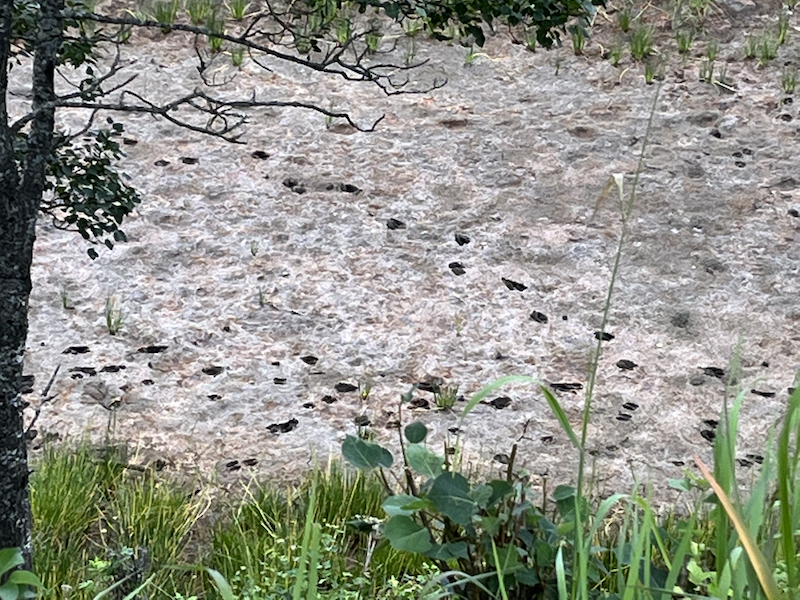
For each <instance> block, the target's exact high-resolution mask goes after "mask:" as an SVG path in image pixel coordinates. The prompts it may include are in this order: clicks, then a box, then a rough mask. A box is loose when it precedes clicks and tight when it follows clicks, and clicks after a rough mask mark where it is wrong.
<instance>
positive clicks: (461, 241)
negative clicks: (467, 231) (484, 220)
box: [455, 233, 472, 246]
mask: <svg viewBox="0 0 800 600" xmlns="http://www.w3.org/2000/svg"><path fill="white" fill-rule="evenodd" d="M455 238H456V244H458V245H459V246H465V245H467V244H469V243H470V242H471V241H472V240H471V239H470V237H469V236H468V235H464V234H463V233H457V234H456V235H455Z"/></svg>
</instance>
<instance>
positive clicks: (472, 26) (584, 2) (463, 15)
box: [306, 0, 605, 48]
mask: <svg viewBox="0 0 800 600" xmlns="http://www.w3.org/2000/svg"><path fill="white" fill-rule="evenodd" d="M325 2H326V0H308V1H307V2H306V3H307V4H308V5H309V7H311V9H312V10H313V9H315V8H318V7H319V6H321V5H322V4H324V3H325ZM338 4H339V5H341V2H338ZM355 4H356V5H357V6H358V7H359V10H360V11H361V12H364V11H366V9H367V8H368V7H372V8H380V9H382V10H383V11H384V12H385V13H386V14H387V15H388V16H389V17H390V18H392V19H395V20H398V21H399V20H402V19H404V18H408V17H414V18H421V19H422V20H423V21H424V22H425V23H426V25H427V26H428V28H429V29H430V31H431V32H432V33H433V35H434V37H436V38H438V39H448V38H447V36H446V35H445V34H444V30H445V29H446V28H447V27H448V25H455V26H456V29H457V30H458V33H459V34H460V35H471V36H472V37H473V38H474V40H475V43H476V44H477V45H478V46H483V44H484V42H485V39H486V36H485V32H484V24H488V25H489V26H491V25H492V24H493V23H494V21H501V22H503V23H508V24H509V25H512V26H517V25H520V26H524V27H526V28H532V29H535V30H536V39H537V41H538V43H539V44H540V45H541V46H543V47H545V48H550V47H551V46H552V45H553V44H554V43H555V44H559V43H560V34H561V33H563V32H564V31H565V26H566V25H567V23H568V22H569V21H570V20H571V19H573V18H577V19H578V21H579V22H581V21H583V22H586V21H587V20H588V19H589V18H590V17H591V16H592V15H593V14H594V12H595V7H597V6H604V5H605V0H500V1H497V2H495V1H492V0H441V1H438V2H428V1H420V0H402V1H400V2H397V1H394V2H386V1H381V0H355Z"/></svg>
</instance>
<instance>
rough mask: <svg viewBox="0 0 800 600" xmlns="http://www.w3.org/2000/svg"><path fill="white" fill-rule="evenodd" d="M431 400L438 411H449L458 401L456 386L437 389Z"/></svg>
mask: <svg viewBox="0 0 800 600" xmlns="http://www.w3.org/2000/svg"><path fill="white" fill-rule="evenodd" d="M433 399H434V401H435V402H436V407H437V408H438V409H439V410H451V409H452V408H453V407H454V406H455V404H456V400H458V386H457V385H455V386H444V387H441V388H439V389H438V390H437V391H436V392H435V393H434V394H433Z"/></svg>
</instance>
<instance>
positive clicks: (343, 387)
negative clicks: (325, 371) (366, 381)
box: [333, 383, 358, 394]
mask: <svg viewBox="0 0 800 600" xmlns="http://www.w3.org/2000/svg"><path fill="white" fill-rule="evenodd" d="M333 389H335V390H336V391H337V392H339V393H340V394H347V393H349V392H355V391H358V386H357V385H353V384H352V383H337V384H336V385H335V386H333Z"/></svg>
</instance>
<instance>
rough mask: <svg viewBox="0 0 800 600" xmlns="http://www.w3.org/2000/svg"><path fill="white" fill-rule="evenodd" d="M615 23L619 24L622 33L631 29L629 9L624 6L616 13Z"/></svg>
mask: <svg viewBox="0 0 800 600" xmlns="http://www.w3.org/2000/svg"><path fill="white" fill-rule="evenodd" d="M617 25H619V28H620V30H622V33H628V32H629V31H630V29H631V9H630V7H627V6H626V7H625V8H623V9H622V10H621V11H619V13H617Z"/></svg>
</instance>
